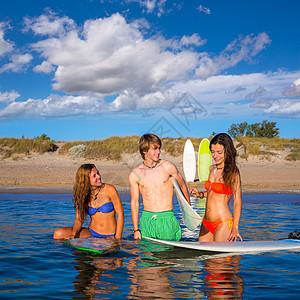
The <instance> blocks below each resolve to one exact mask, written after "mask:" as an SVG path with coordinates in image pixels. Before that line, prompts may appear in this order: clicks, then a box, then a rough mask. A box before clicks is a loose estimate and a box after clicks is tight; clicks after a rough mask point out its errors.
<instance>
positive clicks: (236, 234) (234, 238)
mask: <svg viewBox="0 0 300 300" xmlns="http://www.w3.org/2000/svg"><path fill="white" fill-rule="evenodd" d="M237 238H239V239H240V240H241V242H242V241H243V239H242V237H241V235H240V234H239V231H238V229H232V230H231V233H230V235H229V237H228V239H227V241H229V242H237Z"/></svg>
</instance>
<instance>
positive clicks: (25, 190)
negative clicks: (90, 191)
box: [0, 182, 300, 195]
mask: <svg viewBox="0 0 300 300" xmlns="http://www.w3.org/2000/svg"><path fill="white" fill-rule="evenodd" d="M195 183H196V182H195ZM191 184H192V183H189V184H188V187H190V186H191ZM114 186H115V188H116V189H117V191H118V192H119V194H122V195H130V187H129V186H128V187H127V186H126V187H124V186H118V185H114ZM242 189H243V190H242V195H251V194H253V195H255V194H294V195H300V189H294V188H292V187H278V188H274V187H267V186H266V187H254V186H253V187H247V186H243V187H242ZM202 190H203V189H202ZM0 193H1V194H4V193H8V194H72V193H73V185H53V184H47V185H45V184H35V185H21V184H17V185H9V184H7V185H1V184H0Z"/></svg>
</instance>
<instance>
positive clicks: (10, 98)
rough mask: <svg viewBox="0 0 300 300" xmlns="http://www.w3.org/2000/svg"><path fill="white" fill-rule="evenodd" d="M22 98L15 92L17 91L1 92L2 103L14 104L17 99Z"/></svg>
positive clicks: (0, 100) (0, 99)
mask: <svg viewBox="0 0 300 300" xmlns="http://www.w3.org/2000/svg"><path fill="white" fill-rule="evenodd" d="M19 97H20V94H19V93H17V92H15V91H11V92H1V91H0V103H1V102H2V103H3V102H4V103H7V102H14V101H15V100H16V99H17V98H19Z"/></svg>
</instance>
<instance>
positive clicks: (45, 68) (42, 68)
mask: <svg viewBox="0 0 300 300" xmlns="http://www.w3.org/2000/svg"><path fill="white" fill-rule="evenodd" d="M33 70H34V71H35V72H38V73H45V74H49V73H51V72H52V71H54V70H55V67H54V66H53V65H51V64H50V63H49V62H48V61H43V62H42V63H41V64H40V65H38V66H35V67H34V68H33Z"/></svg>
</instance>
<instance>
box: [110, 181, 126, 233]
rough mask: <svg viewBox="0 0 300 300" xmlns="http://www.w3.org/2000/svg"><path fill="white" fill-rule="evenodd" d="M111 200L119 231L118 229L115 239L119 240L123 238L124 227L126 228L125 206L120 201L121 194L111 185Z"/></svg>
mask: <svg viewBox="0 0 300 300" xmlns="http://www.w3.org/2000/svg"><path fill="white" fill-rule="evenodd" d="M110 198H111V201H112V203H113V205H114V208H115V211H116V214H117V229H116V233H115V237H116V238H117V239H120V238H121V237H122V232H123V226H124V209H123V204H122V201H121V199H120V196H119V193H118V192H117V190H116V189H115V187H114V186H112V185H110Z"/></svg>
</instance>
